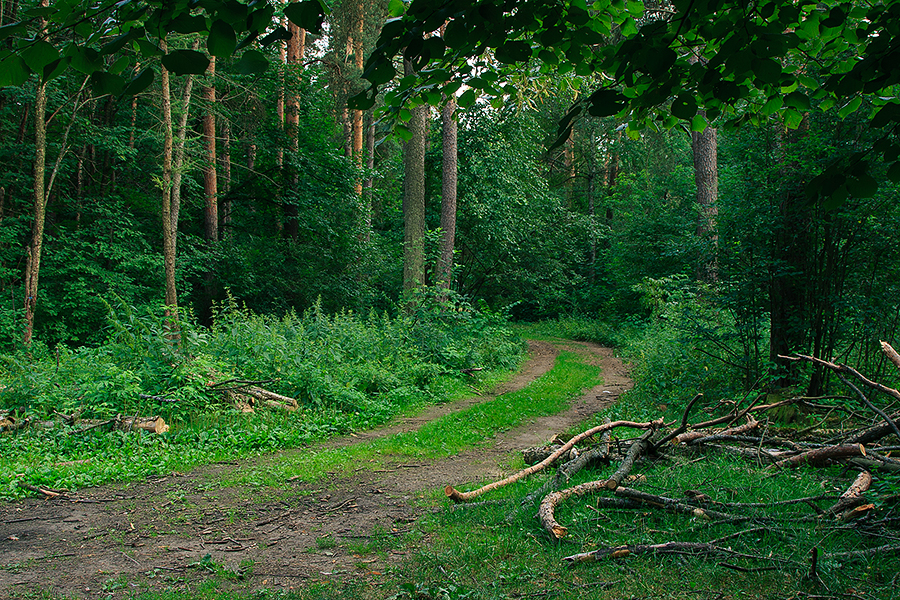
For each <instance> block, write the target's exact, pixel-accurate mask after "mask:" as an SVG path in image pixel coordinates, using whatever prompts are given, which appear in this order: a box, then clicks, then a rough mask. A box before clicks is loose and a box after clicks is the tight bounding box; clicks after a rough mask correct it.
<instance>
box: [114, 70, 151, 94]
mask: <svg viewBox="0 0 900 600" xmlns="http://www.w3.org/2000/svg"><path fill="white" fill-rule="evenodd" d="M155 75H156V74H155V73H154V71H153V69H152V68H151V67H147V68H146V69H144V70H143V71H141V72H140V73H138V74H137V76H135V77H134V78H133V79H132V80H131V81H129V82H128V83H127V84H126V85H125V87H124V88H123V89H122V95H123V96H134V95H135V94H139V93H141V92H143V91H144V90H145V89H147V88H148V87H150V84H152V83H153V78H154V77H155Z"/></svg>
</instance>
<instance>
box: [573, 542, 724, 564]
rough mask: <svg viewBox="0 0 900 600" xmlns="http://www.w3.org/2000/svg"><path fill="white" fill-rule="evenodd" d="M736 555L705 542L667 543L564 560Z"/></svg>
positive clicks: (613, 548) (631, 546)
mask: <svg viewBox="0 0 900 600" xmlns="http://www.w3.org/2000/svg"><path fill="white" fill-rule="evenodd" d="M648 553H652V554H705V555H711V554H736V553H735V552H733V551H731V550H728V549H727V548H720V547H719V546H716V545H714V544H709V543H705V542H666V543H664V544H628V545H625V546H610V547H607V548H600V549H598V550H592V551H591V552H582V553H581V554H573V555H571V556H567V557H565V558H563V560H564V561H566V562H570V563H577V562H588V561H598V560H602V559H604V558H625V557H626V556H633V555H636V554H648Z"/></svg>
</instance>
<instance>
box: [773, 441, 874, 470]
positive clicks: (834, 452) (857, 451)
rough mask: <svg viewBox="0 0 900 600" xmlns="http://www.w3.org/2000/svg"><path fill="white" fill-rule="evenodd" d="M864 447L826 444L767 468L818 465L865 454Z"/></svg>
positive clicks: (859, 445) (860, 445)
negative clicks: (823, 446)
mask: <svg viewBox="0 0 900 600" xmlns="http://www.w3.org/2000/svg"><path fill="white" fill-rule="evenodd" d="M865 455H866V449H865V448H864V447H863V445H862V444H846V445H843V446H826V447H825V448H816V449H815V450H809V451H808V452H804V453H802V454H797V455H796V456H791V457H790V458H785V459H782V460H779V461H778V462H776V463H775V464H773V465H771V466H770V467H768V468H770V469H771V468H782V467H799V466H800V465H820V464H822V463H825V462H827V461H830V460H835V459H840V458H853V457H857V456H865Z"/></svg>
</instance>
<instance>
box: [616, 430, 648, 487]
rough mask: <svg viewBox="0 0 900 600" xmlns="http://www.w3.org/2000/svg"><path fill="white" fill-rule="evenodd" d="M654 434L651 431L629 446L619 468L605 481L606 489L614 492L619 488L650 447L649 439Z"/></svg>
mask: <svg viewBox="0 0 900 600" xmlns="http://www.w3.org/2000/svg"><path fill="white" fill-rule="evenodd" d="M654 433H656V431H655V430H653V429H651V430H650V431H648V432H646V433H645V434H644V435H642V436H641V437H640V438H638V440H637V441H636V442H634V443H633V444H631V447H630V448H629V449H628V452H627V453H625V458H623V459H622V462H621V463H620V464H619V468H618V469H616V471H615V473H613V474H612V475H610V476H609V478H608V479H607V480H606V489H608V490H614V489H616V488H617V487H619V484H620V483H622V480H623V479H625V477H627V476H628V474H629V473H631V468H632V467H633V466H634V463H635V461H637V459H638V458H640V456H641V454H643V453H644V452H645V451H646V450H647V449H648V448H649V447H650V438H651V437H652V436H653V434H654Z"/></svg>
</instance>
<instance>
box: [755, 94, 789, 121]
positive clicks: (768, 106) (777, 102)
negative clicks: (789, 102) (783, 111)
mask: <svg viewBox="0 0 900 600" xmlns="http://www.w3.org/2000/svg"><path fill="white" fill-rule="evenodd" d="M783 105H784V99H783V98H782V97H781V96H774V97H772V98H769V100H768V101H767V102H766V103H765V104H764V105H763V107H762V111H760V112H761V113H762V115H763V116H764V117H768V116H769V115H771V114H773V113H774V112H775V111H777V110H778V109H779V108H781V107H782V106H783Z"/></svg>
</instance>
